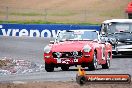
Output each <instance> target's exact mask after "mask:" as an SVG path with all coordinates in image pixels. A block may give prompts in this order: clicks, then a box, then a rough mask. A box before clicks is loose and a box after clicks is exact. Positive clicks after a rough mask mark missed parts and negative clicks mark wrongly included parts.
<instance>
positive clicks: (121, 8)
mask: <svg viewBox="0 0 132 88" xmlns="http://www.w3.org/2000/svg"><path fill="white" fill-rule="evenodd" d="M130 1H131V0H30V1H29V0H0V22H13V23H23V22H24V23H73V24H80V23H82V24H87V23H88V24H100V23H101V22H102V21H104V20H106V19H113V18H127V15H126V14H125V8H126V7H127V4H128V3H129V2H130Z"/></svg>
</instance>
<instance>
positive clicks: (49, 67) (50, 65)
mask: <svg viewBox="0 0 132 88" xmlns="http://www.w3.org/2000/svg"><path fill="white" fill-rule="evenodd" d="M45 70H46V71H47V72H53V71H54V66H53V65H52V64H46V63H45Z"/></svg>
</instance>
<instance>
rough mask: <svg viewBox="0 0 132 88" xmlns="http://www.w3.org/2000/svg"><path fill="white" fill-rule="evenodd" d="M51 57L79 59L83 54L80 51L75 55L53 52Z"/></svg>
mask: <svg viewBox="0 0 132 88" xmlns="http://www.w3.org/2000/svg"><path fill="white" fill-rule="evenodd" d="M57 54H59V55H58V56H57ZM52 55H53V57H54V58H80V57H82V55H83V53H82V52H81V51H77V54H75V53H74V52H53V53H52Z"/></svg>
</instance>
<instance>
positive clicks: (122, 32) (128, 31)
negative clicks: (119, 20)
mask: <svg viewBox="0 0 132 88" xmlns="http://www.w3.org/2000/svg"><path fill="white" fill-rule="evenodd" d="M120 33H132V32H131V31H120Z"/></svg>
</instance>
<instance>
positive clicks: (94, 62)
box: [88, 52, 98, 70]
mask: <svg viewBox="0 0 132 88" xmlns="http://www.w3.org/2000/svg"><path fill="white" fill-rule="evenodd" d="M88 68H89V70H96V69H97V68H98V61H97V53H96V52H94V54H93V60H92V62H91V63H90V65H89V67H88Z"/></svg>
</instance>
